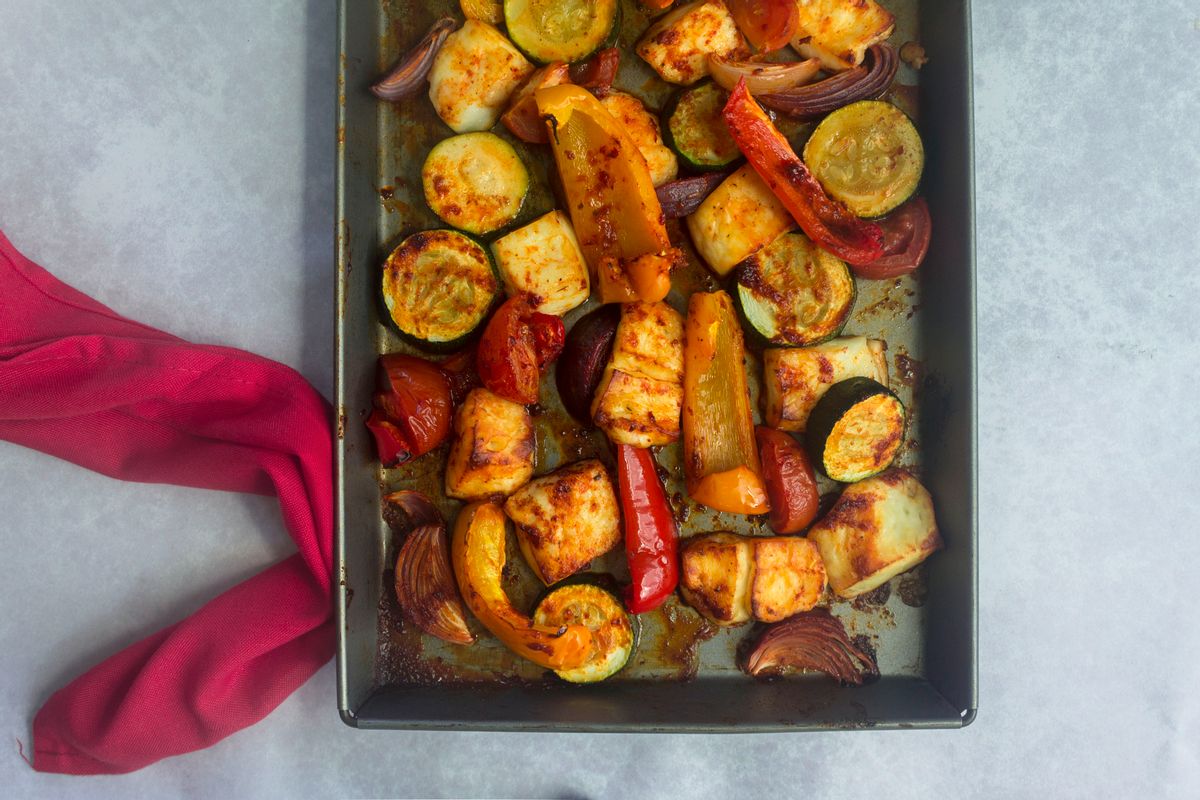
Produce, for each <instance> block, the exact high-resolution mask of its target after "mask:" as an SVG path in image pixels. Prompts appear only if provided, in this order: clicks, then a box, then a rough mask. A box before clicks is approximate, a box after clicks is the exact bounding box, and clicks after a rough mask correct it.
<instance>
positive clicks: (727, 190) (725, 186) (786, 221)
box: [687, 164, 796, 277]
mask: <svg viewBox="0 0 1200 800" xmlns="http://www.w3.org/2000/svg"><path fill="white" fill-rule="evenodd" d="M795 225H796V221H795V220H794V219H792V215H791V214H789V213H788V210H787V209H786V208H784V207H783V203H781V202H779V198H777V197H776V196H775V194H774V193H773V192H772V191H771V189H770V187H768V186H767V184H766V182H765V181H763V179H762V178H760V177H759V175H758V173H757V172H755V171H754V167H752V166H750V165H749V164H744V165H742V167H741V168H739V169H738V170H736V171H735V172H734V173H733V174H732V175H730V176H729V177H728V178H726V179H725V180H723V181H722V182H721V185H720V186H718V187H717V188H716V189H714V190H713V192H712V194H710V195H709V196H708V197H706V198H705V199H704V202H703V203H701V204H700V207H699V208H697V209H696V210H695V211H694V212H693V213H691V214H689V215H688V217H687V228H688V232H689V233H691V235H692V243H693V244H695V245H696V252H698V253H699V254H700V257H701V258H703V259H704V263H706V264H708V266H709V269H711V270H712V271H713V272H715V273H717V274H718V275H720V276H722V277H724V276H726V275H728V274H729V271H730V270H732V269H733V267H734V265H735V264H738V263H739V262H741V261H742V260H743V259H745V258H747V257H748V256H750V255H753V254H754V253H756V252H758V251H759V250H760V249H762V248H764V247H766V246H767V245H768V244H770V243H771V242H773V241H775V239H777V238H778V237H779V235H780V234H782V233H784V232H786V231H789V230H791V229H792V228H793V227H795Z"/></svg>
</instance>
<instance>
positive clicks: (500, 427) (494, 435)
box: [446, 388, 534, 500]
mask: <svg viewBox="0 0 1200 800" xmlns="http://www.w3.org/2000/svg"><path fill="white" fill-rule="evenodd" d="M533 456H534V441H533V418H532V417H531V416H530V415H529V411H528V410H526V408H525V406H523V405H521V404H520V403H514V402H513V401H511V400H506V399H505V398H503V397H501V396H500V395H498V394H495V393H493V392H490V391H488V390H487V389H483V388H478V389H472V390H471V392H470V394H468V395H467V398H466V399H465V400H464V401H463V404H462V406H460V407H459V409H458V413H457V414H455V415H454V433H453V437H452V441H451V444H450V455H449V457H448V458H447V460H446V495H447V496H448V497H457V498H458V499H460V500H476V499H480V498H484V497H490V496H493V495H506V494H511V493H512V492H514V491H516V490H517V489H518V488H520V487H521V486H522V485H524V484H525V482H526V481H528V480H529V479H530V478H531V477H533Z"/></svg>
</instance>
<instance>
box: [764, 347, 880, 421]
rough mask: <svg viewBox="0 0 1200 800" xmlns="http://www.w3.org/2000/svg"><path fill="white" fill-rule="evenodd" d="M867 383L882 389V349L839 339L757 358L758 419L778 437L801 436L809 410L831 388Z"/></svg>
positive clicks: (780, 349) (769, 350) (766, 352)
mask: <svg viewBox="0 0 1200 800" xmlns="http://www.w3.org/2000/svg"><path fill="white" fill-rule="evenodd" d="M848 378H871V379H872V380H876V381H879V382H880V383H882V384H883V385H884V386H887V385H888V368H887V344H886V343H885V342H883V341H881V340H879V339H868V338H866V337H865V336H844V337H841V338H838V339H831V340H830V341H828V342H825V343H824V344H818V345H813V346H812V347H786V348H769V349H767V350H766V351H764V352H763V406H764V409H763V417H764V419H765V421H766V424H767V425H770V426H771V427H772V428H779V429H780V430H784V431H803V430H805V428H806V426H807V424H808V415H809V414H810V413H811V412H812V409H813V406H815V405H816V404H817V401H818V400H820V399H821V397H822V396H823V395H824V394H825V392H826V391H828V390H829V387H830V386H833V385H834V384H835V383H838V382H840V381H844V380H846V379H848Z"/></svg>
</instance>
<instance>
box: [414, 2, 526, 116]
mask: <svg viewBox="0 0 1200 800" xmlns="http://www.w3.org/2000/svg"><path fill="white" fill-rule="evenodd" d="M533 69H534V67H533V64H530V63H529V62H528V61H527V60H525V56H523V55H521V51H520V50H518V49H517V48H516V46H514V45H513V43H512V42H510V41H509V40H508V39H507V38H506V37H505V36H504V34H502V33H501V32H500V31H498V30H496V29H495V28H493V27H492V26H491V25H488V24H487V23H486V22H480V21H479V20H474V19H469V20H467V21H466V22H464V23H463V26H462V27H461V28H459V29H458V30H456V31H455V32H454V33H452V34H450V35H449V36H447V37H446V41H445V42H443V43H442V47H441V49H440V50H438V53H437V55H436V56H434V59H433V66H432V67H431V68H430V70H429V100H430V102H431V103H433V108H434V110H435V111H437V114H438V116H439V117H441V118H442V122H445V123H446V124H447V125H449V126H450V127H451V128H452V129H453V130H454V132H455V133H466V132H468V131H486V130H487V129H488V128H490V127H492V126H493V125H495V124H496V120H498V119H500V114H501V113H502V112H503V111H504V109H505V107H506V106H507V105H508V99H509V97H511V96H512V93H513V92H515V91H516V90H517V88H518V87H519V86H520V85H521V83H522V82H523V81H524V80H525V79H526V78H528V77H529V75H530V74H531V73H532V72H533Z"/></svg>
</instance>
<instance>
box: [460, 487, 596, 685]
mask: <svg viewBox="0 0 1200 800" xmlns="http://www.w3.org/2000/svg"><path fill="white" fill-rule="evenodd" d="M504 520H505V517H504V512H503V511H502V510H501V509H500V506H498V505H496V504H495V503H472V504H471V505H469V506H467V507H466V508H464V509H463V510H462V511H460V512H459V514H458V520H457V521H456V522H455V525H454V538H453V539H452V540H451V542H450V560H451V562H452V563H453V565H454V578H455V580H456V581H458V589H459V591H460V592H461V593H462V597H463V602H465V603H466V604H467V608H469V609H471V613H472V614H474V615H475V618H476V619H478V620H479V621H480V622H481V623H482V624H483V627H485V628H487V629H488V630H489V631H491V632H492V634H493V635H495V637H496V638H497V639H499V640H500V641H501V642H503V643H504V645H505V646H506V647H508V648H509V649H510V650H512V651H513V652H514V653H516V654H517V655H519V656H521V657H522V658H527V659H529V660H530V661H532V662H533V663H535V664H537V665H538V666H540V667H545V668H546V669H553V670H562V669H574V668H576V667H580V666H582V665H583V664H584V662H586V661H587V660H588V659H589V658H590V657H591V654H592V633H591V631H589V630H588V629H587V628H586V627H584V626H583V625H564V626H562V627H550V626H546V625H535V624H534V623H533V620H532V619H530V618H529V617H527V616H525V615H524V614H522V613H521V612H520V611H518V610H517V609H516V608H514V607H513V604H512V601H510V600H509V599H508V595H507V594H506V593H505V591H504V587H503V585H502V584H501V582H500V576H501V573H502V572H503V571H504V562H505V552H504V539H505V537H504Z"/></svg>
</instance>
